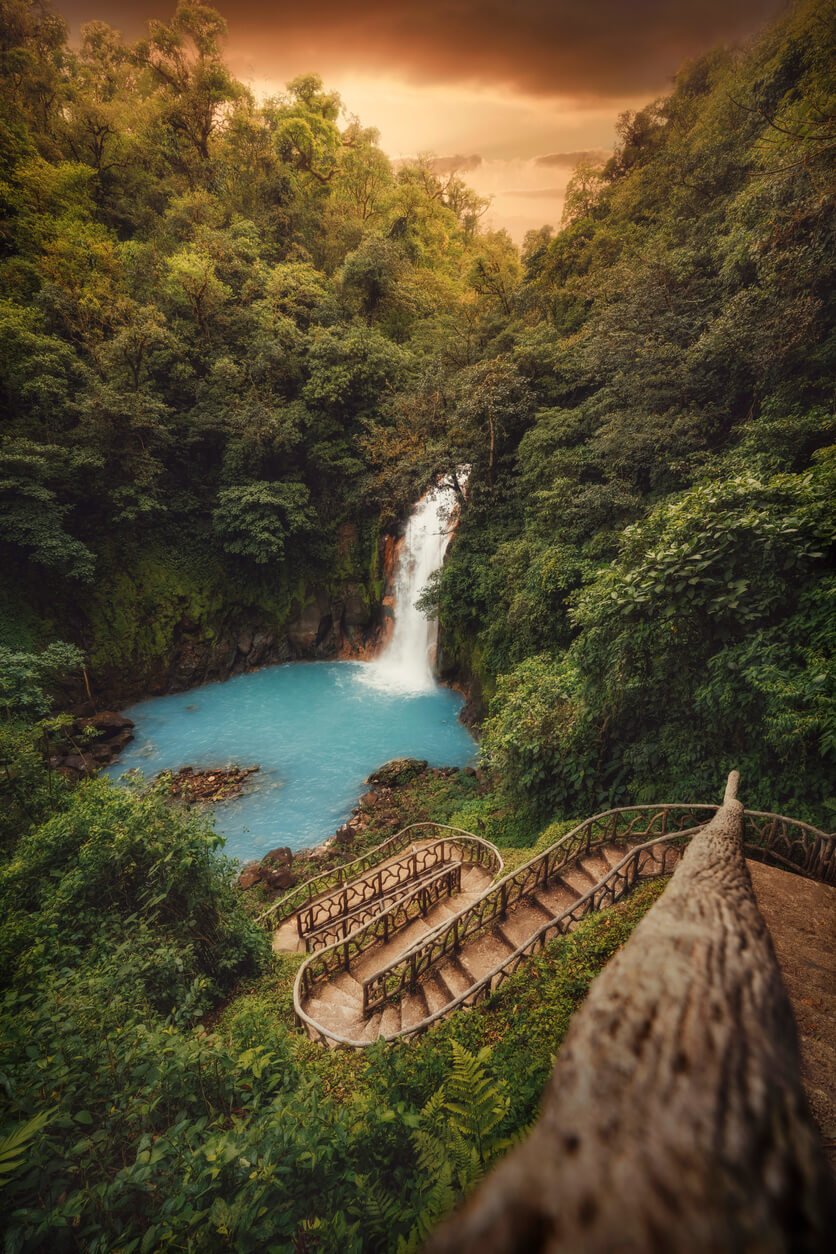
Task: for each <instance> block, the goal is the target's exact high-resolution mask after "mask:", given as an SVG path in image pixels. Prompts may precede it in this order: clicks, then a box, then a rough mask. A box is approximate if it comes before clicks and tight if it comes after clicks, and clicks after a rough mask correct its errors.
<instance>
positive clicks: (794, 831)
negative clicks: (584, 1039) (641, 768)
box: [293, 803, 836, 1049]
mask: <svg viewBox="0 0 836 1254" xmlns="http://www.w3.org/2000/svg"><path fill="white" fill-rule="evenodd" d="M718 809H719V807H717V806H716V805H710V804H693V805H688V804H684V803H670V804H665V805H661V806H652V805H642V806H625V807H621V808H619V809H616V810H608V811H605V812H604V813H602V814H598V815H594V816H593V817H592V818H591V819H587V820H584V822H583V823H581V824H578V825H577V827H575V828H573V829H572V831H570V832H568V833H567V834H566V835H565V836H563V837H561V839H560V840H558V841H556V842H555V844H554V845H552V846H550V848H549V849H547V850H546V851H544V853H542V854H539V855H538V856H537V857H535V858H532V859H531V860H530V861H529V862H528V863H526V864H525V865H524V866H523V867H520V868H518V869H517V871H515V872H512V873H511V874H510V875H508V876H506V877H505V880H500V881H498V882H497V883H496V884H495V885H494V886H493V887H492V888H490V889H488V890H487V892H486V893H485V894H483V896H482V897H481V898H480V899H479V901H477V902H476V903H474V906H472V907H469V908H468V909H466V910H464V911H462V912H460V914H459V915H457V916H455V918H454V919H452V920H449V921H447V922H445V923H443V924H441V925H440V926H439V927H437V928H436V929H435V930H434V931H433V932H431V933H430V934H429V935H428V936H427V937H425V938H424V939H423V940H422V941H419V942H418V943H417V944H416V945H414V946H413V947H412V948H411V949H410V950H407V952H406V954H404V955H402V956H401V959H400V960H406V961H407V962H409V963H410V966H411V955H412V953H413V952H414V951H416V950H421V949H423V948H424V947H425V946H427V945H430V944H432V942H433V941H434V940H436V939H437V938H438V936H439V935H440V934H443V933H444V932H445V931H451V930H452V929H453V927H454V925H455V923H456V920H457V919H458V920H461V919H462V918H463V917H465V916H467V915H470V914H471V913H472V912H474V911H478V910H479V907H480V905H481V903H482V902H483V901H484V899H485V897H490V896H491V895H494V894H496V893H497V891H499V892H500V893H501V890H502V885H503V883H507V882H508V881H509V880H513V879H514V877H515V876H517V875H519V874H520V873H521V872H530V869H531V868H532V867H534V868H536V867H540V868H541V871H540V873H541V874H543V873H544V872H543V871H542V867H543V866H544V862H545V866H546V867H547V868H548V867H549V862H548V859H549V858H550V857H551V858H552V859H555V858H557V857H563V856H564V855H565V857H564V860H563V862H562V863H561V864H560V865H558V863H557V862H556V861H553V862H552V864H551V867H550V869H548V871H547V874H548V876H549V877H550V878H551V877H552V876H553V875H554V874H555V872H556V870H559V869H561V867H565V866H566V865H567V864H568V861H571V860H572V859H573V858H577V857H580V856H582V851H583V850H584V845H583V840H582V839H579V837H581V838H582V837H583V835H584V833H585V834H586V835H587V836H590V838H591V839H592V840H593V841H594V843H595V844H601V843H603V841H604V839H606V838H607V837H606V835H605V833H606V832H607V831H610V833H612V832H613V831H615V830H616V829H617V827H618V819H614V816H621V823H622V824H623V827H622V828H621V829H620V830H618V835H617V838H618V839H636V838H638V837H639V836H640V835H645V836H646V835H647V834H649V832H650V831H651V830H653V828H654V827H659V826H661V827H665V826H671V825H673V829H674V830H673V831H672V832H667V833H663V834H661V835H659V836H656V837H654V838H653V839H651V840H650V841H645V842H644V845H646V846H647V847H648V848H650V847H653V846H657V845H661V844H667V845H668V846H674V845H675V843H676V841H680V843H681V842H683V841H684V840H687V839H689V838H690V836H691V834H692V833H691V832H690V831H686V830H683V829H682V828H681V824H683V823H684V822H686V821H687V817H688V816H689V815H690V816H691V817H700V818H702V817H705V818H706V819H707V820H710V818H711V817H713V816H714V815H715V814H716V813H717V811H718ZM648 818H649V821H647V822H646V824H645V827H644V829H643V831H642V833H639V832H637V830H636V829H637V826H638V824H639V823H640V822H641V821H642V819H648ZM605 821H606V822H605ZM606 823H609V824H610V827H609V828H608V827H607V826H606ZM744 824H745V833H746V841H745V850H746V853H747V855H748V856H751V857H755V858H761V859H763V860H765V861H768V862H769V861H774V863H775V864H776V865H778V866H781V867H784V868H787V869H790V870H792V871H794V872H795V873H799V874H802V875H805V876H807V877H809V878H814V879H817V880H821V881H823V882H824V883H833V882H834V875H835V874H836V837H834V836H833V835H829V834H828V833H825V832H822V831H819V829H817V828H815V827H812V826H811V825H810V824H808V823H804V822H803V821H801V820H798V819H791V818H787V817H786V816H784V815H775V814H769V813H766V812H764V811H746V812H744ZM456 830H457V831H458V830H460V829H456ZM694 830H699V828H695V829H694ZM462 834H468V833H462ZM596 837H597V839H596ZM609 838H610V839H611V838H612V836H611V835H610V837H609ZM471 839H472V840H480V841H481V838H479V837H471ZM481 843H482V844H485V845H487V842H485V841H481ZM488 847H489V848H491V849H493V846H488ZM588 849H589V845H588V844H587V845H586V846H585V850H586V851H588ZM642 849H643V846H638V847H637V848H634V849H633V850H631V851H630V853H629V854H628V855H627V856H626V858H625V859H622V862H621V863H619V864H618V865H617V866H615V867H614V868H613V869H612V871H611V872H610V873H609V874H608V875H606V876H604V878H603V880H601V881H599V883H598V884H596V885H595V886H594V887H593V888H592V889H590V890H589V892H588V893H586V894H584V896H583V897H581V898H580V899H579V900H578V901H576V902H574V903H573V905H572V907H570V908H569V909H568V910H566V911H563V912H562V913H560V914H558V915H556V916H555V918H554V919H553V920H551V921H550V922H547V923H545V924H544V925H543V926H542V927H541V928H540V929H538V931H537V933H535V934H534V936H533V937H531V938H529V940H528V941H526V942H525V944H524V945H522V946H520V947H519V949H518V950H516V951H514V952H513V953H512V954H510V955H508V956H507V957H506V958H505V959H504V960H503V963H502V964H501V966H499V967H497V968H496V970H494V971H492V972H490V973H488V975H487V976H485V977H483V979H481V980H480V981H478V982H476V983H475V984H474V985H473V986H472V987H471V988H470V989H467V990H466V991H465V992H464V993H462V994H461V996H459V997H458V998H456V999H455V1000H453V1001H451V1002H450V1003H448V1004H447V1005H446V1006H444V1007H442V1008H441V1009H440V1010H439V1011H437V1012H436V1013H435V1014H434V1015H431V1016H428V1017H427V1018H426V1019H425V1020H422V1021H421V1022H420V1023H418V1024H416V1025H414V1026H413V1027H411V1028H409V1029H404V1030H403V1031H401V1032H400V1033H397V1034H396V1035H397V1036H399V1037H400V1036H403V1037H412V1036H416V1035H419V1034H420V1033H422V1032H424V1031H426V1030H427V1028H428V1027H429V1026H431V1025H432V1024H434V1023H435V1022H437V1021H438V1020H439V1019H442V1018H445V1017H446V1016H447V1015H449V1014H451V1013H452V1012H453V1011H454V1010H456V1009H459V1008H461V1007H464V1006H469V1005H473V1004H475V1003H476V1002H477V1001H478V1000H481V999H483V998H485V997H486V996H488V995H489V994H490V993H491V992H492V991H493V990H495V989H496V988H498V987H499V985H500V984H501V983H503V982H504V980H505V979H507V978H508V976H509V975H510V974H512V973H513V971H515V970H516V969H517V968H518V966H519V965H520V963H521V962H522V961H524V960H525V959H526V958H527V957H528V955H529V953H532V952H535V950H536V949H537V948H541V947H542V945H544V944H545V943H546V941H547V940H548V939H550V938H551V936H553V935H557V934H560V932H561V931H563V930H568V929H569V928H570V927H571V926H573V925H574V923H575V922H577V921H578V920H577V917H576V915H575V914H574V912H576V911H577V910H578V909H581V910H583V911H585V913H590V912H591V911H592V910H593V909H594V910H598V909H603V908H604V907H605V906H606V905H607V904H611V902H610V901H607V900H605V896H606V894H605V895H604V896H602V897H600V899H599V898H597V897H596V893H597V891H598V890H599V889H600V888H602V886H603V885H605V884H607V883H609V884H611V885H612V884H615V883H619V884H620V885H621V887H624V885H625V880H624V876H626V875H627V871H626V869H625V863H626V862H630V861H631V860H632V859H633V856H634V855H636V856H641V855H642ZM571 850H574V853H572V852H571ZM558 851H563V853H562V854H560V853H559V852H558ZM666 856H667V855H666ZM636 865H638V864H637V863H636ZM619 873H620V874H621V876H622V879H621V880H619V879H618V875H619ZM667 873H668V872H667V871H666V870H660V871H659V872H658V874H660V875H664V874H667ZM641 878H646V875H645V874H644V873H642V875H641ZM632 882H635V881H632ZM632 882H631V884H630V886H632ZM627 891H629V888H628V889H627ZM615 899H616V898H613V900H615ZM507 900H508V899H507V898H506V903H507ZM596 903H597V904H596ZM506 908H507V904H506ZM581 917H582V916H581ZM385 918H386V915H385V913H384V914H383V915H381V916H378V918H376V919H375V920H374V921H373V923H372V924H370V925H369V928H368V929H366V932H367V933H368V934H369V935H367V936H364V937H363V939H362V940H361V942H360V945H358V946H357V948H356V949H355V948H354V947H353V946H352V944H351V941H349V942H348V943H347V946H348V947H347V948H345V947H344V946H343V945H342V944H340V945H337V946H333V947H332V948H331V949H330V950H324V951H322V952H321V954H319V955H317V957H319V958H320V959H324V962H323V965H322V966H321V968H320V969H318V970H313V969H312V967H311V965H310V960H308V961H307V962H305V963H303V965H302V967H300V969H299V972H298V973H297V978H296V983H295V985H294V992H293V1000H294V1010H295V1014H296V1019H297V1022H298V1023H299V1024H300V1026H303V1027H304V1028H306V1029H307V1031H308V1032H309V1033H310V1034H311V1035H312V1036H313V1037H314V1038H315V1039H318V1040H320V1041H321V1042H323V1043H327V1044H329V1045H332V1046H333V1045H337V1046H343V1047H347V1048H351V1049H357V1048H364V1047H365V1044H366V1042H358V1041H356V1040H352V1039H350V1038H347V1037H343V1036H341V1035H340V1034H339V1033H336V1032H332V1031H330V1030H329V1029H326V1028H324V1027H323V1026H322V1025H321V1024H318V1023H317V1022H316V1021H315V1020H314V1019H312V1018H311V1017H310V1016H309V1015H308V1014H307V1013H306V1012H305V1010H304V1007H303V1005H302V1000H303V998H304V997H306V996H307V995H308V993H309V992H310V990H311V988H312V987H313V986H314V985H315V984H317V983H319V982H321V981H322V980H326V979H328V978H330V976H331V975H334V974H337V973H338V972H339V971H344V970H348V969H350V966H351V962H352V960H353V958H354V957H356V956H359V954H360V953H362V952H365V949H366V948H368V947H370V945H372V944H378V943H380V941H381V939H382V937H383V933H384V930H385V929H386V926H387V925H386V923H385ZM495 921H496V916H494V918H493V919H492V920H491V923H493V922H495ZM561 923H564V924H565V928H564V927H562V926H560V925H561ZM372 934H373V935H372ZM360 936H361V933H358V934H356V936H355V937H353V938H352V940H357V938H358V937H360ZM337 951H338V952H337ZM329 954H330V955H331V957H327V955H329ZM400 960H399V961H400ZM424 969H427V968H424ZM308 973H310V975H309V974H308ZM422 973H423V971H419V970H418V962H417V960H416V978H418V976H419V975H420V974H422Z"/></svg>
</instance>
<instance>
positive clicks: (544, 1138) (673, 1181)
mask: <svg viewBox="0 0 836 1254" xmlns="http://www.w3.org/2000/svg"><path fill="white" fill-rule="evenodd" d="M736 790H737V774H736V772H735V773H733V774H732V776H730V777H729V783H728V787H727V789H726V796H725V800H724V803H723V805H722V807H721V808H720V809H719V810H718V812H717V814H716V815H715V817H714V818H713V819H712V820H711V821H710V822H709V823H708V824H707V825H706V826H705V827H704V828H703V829H702V830H701V831H700V832H698V833H697V834H696V835H695V836H694V837H693V839H692V840H691V842H690V845H689V847H688V849H687V851H686V852H685V854H684V856H683V858H682V860H681V861H680V863H679V865H678V866H677V869H676V871H675V873H674V875H673V878H672V879H671V881H670V884H669V885H668V887H667V889H666V891H665V893H664V896H662V897H661V898H660V899H659V901H658V902H657V903H656V905H655V906H654V907H653V909H652V910H651V911H650V912H649V914H647V915H646V916H645V918H644V919H643V920H642V922H641V923H640V924H639V926H638V928H637V929H636V931H635V932H634V933H633V935H632V937H631V939H630V940H629V941H628V942H627V944H626V945H625V946H624V948H623V949H622V950H621V951H620V952H619V953H618V954H616V956H615V957H614V958H613V959H611V961H610V962H609V964H608V965H607V967H606V968H605V969H604V971H603V972H602V974H601V975H600V976H599V977H598V979H597V980H596V981H595V982H594V984H593V985H592V989H591V991H590V993H589V996H588V997H587V1000H586V1001H585V1002H584V1004H583V1006H582V1007H581V1009H580V1010H579V1011H578V1012H577V1014H576V1016H575V1018H574V1019H573V1021H572V1024H571V1026H570V1029H569V1033H568V1035H567V1037H566V1040H565V1042H564V1043H563V1045H562V1047H561V1050H560V1054H559V1056H558V1060H557V1064H556V1066H555V1069H554V1072H553V1074H552V1079H551V1081H550V1083H549V1086H548V1088H547V1090H546V1094H545V1097H544V1102H543V1107H542V1114H541V1117H540V1120H539V1122H538V1124H537V1125H536V1127H535V1129H534V1131H533V1132H532V1133H531V1135H530V1136H529V1138H528V1140H527V1141H526V1142H524V1143H523V1144H522V1145H521V1146H519V1147H518V1148H517V1149H515V1150H513V1151H512V1152H511V1154H510V1155H509V1156H508V1157H507V1158H506V1159H505V1160H504V1161H503V1162H502V1163H501V1164H500V1166H499V1167H498V1168H497V1169H496V1170H495V1171H494V1172H492V1173H491V1175H490V1176H489V1177H488V1179H487V1181H486V1182H485V1184H484V1185H483V1186H482V1187H481V1188H480V1189H479V1190H478V1191H477V1193H476V1194H475V1196H474V1197H473V1198H472V1199H471V1201H470V1203H469V1204H468V1205H467V1206H466V1207H465V1208H464V1210H463V1211H462V1212H461V1213H460V1214H459V1215H457V1216H454V1218H453V1219H452V1220H451V1221H449V1222H448V1223H447V1224H446V1225H445V1226H443V1227H442V1229H441V1230H440V1231H439V1232H438V1233H436V1235H435V1236H434V1237H433V1238H432V1239H431V1240H430V1242H429V1244H428V1246H427V1254H454V1252H455V1254H477V1252H478V1254H500V1252H501V1254H510V1252H511V1251H513V1252H515V1254H516V1252H519V1254H522V1252H523V1251H525V1252H526V1254H536V1252H537V1251H543V1252H545V1251H549V1254H560V1252H563V1251H566V1252H567V1254H568V1252H569V1251H571V1252H572V1254H575V1252H576V1251H583V1254H605V1252H606V1254H609V1252H610V1251H613V1250H618V1251H620V1252H622V1251H623V1252H624V1254H645V1252H646V1251H653V1250H660V1251H661V1250H664V1251H665V1254H695V1252H699V1254H709V1252H710V1254H739V1252H741V1251H746V1252H747V1254H755V1252H757V1254H779V1252H789V1251H805V1252H807V1254H813V1252H814V1251H820V1250H821V1251H822V1252H823V1251H824V1250H825V1249H827V1248H832V1246H829V1245H828V1243H829V1242H830V1241H832V1236H833V1231H834V1228H833V1226H832V1225H833V1218H834V1201H833V1186H832V1183H831V1182H830V1177H829V1173H828V1170H827V1167H826V1164H825V1160H824V1156H823V1153H822V1150H821V1147H820V1144H819V1141H818V1135H817V1133H816V1130H815V1128H814V1126H813V1123H812V1120H811V1117H810V1114H809V1110H808V1108H807V1103H806V1099H805V1097H804V1092H803V1088H802V1084H801V1077H800V1070H799V1056H798V1044H797V1039H796V1031H795V1024H794V1021H793V1017H792V1011H791V1009H790V1004H789V1000H788V998H787V994H786V991H785V989H784V985H783V982H782V980H781V975H780V972H779V969H778V964H777V961H776V958H775V952H774V950H773V947H772V941H771V938H770V936H769V933H768V931H767V929H766V925H765V923H764V921H763V919H762V917H761V915H760V912H759V911H758V907H757V904H756V901H755V897H754V893H753V891H752V884H751V880H750V878H749V872H748V869H747V866H746V862H745V859H744V850H743V807H742V805H741V804H740V802H739V801H737V799H736Z"/></svg>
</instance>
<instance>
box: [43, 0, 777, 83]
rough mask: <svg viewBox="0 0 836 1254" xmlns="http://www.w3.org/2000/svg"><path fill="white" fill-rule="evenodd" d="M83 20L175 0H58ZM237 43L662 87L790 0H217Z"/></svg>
mask: <svg viewBox="0 0 836 1254" xmlns="http://www.w3.org/2000/svg"><path fill="white" fill-rule="evenodd" d="M56 2H57V5H58V7H59V9H60V10H61V11H62V12H63V13H64V14H65V16H67V17H68V18H69V20H70V21H71V22H72V24H73V25H74V26H76V27H77V26H78V24H79V23H80V22H84V21H89V20H90V19H91V18H103V19H105V20H106V21H109V22H110V23H111V24H112V25H114V26H117V27H118V28H119V29H121V30H123V31H124V32H125V33H126V34H127V35H129V36H135V35H136V34H138V33H139V32H140V30H141V29H142V26H143V23H144V21H145V19H147V18H148V17H166V16H168V15H170V13H171V12H172V10H173V8H174V0H171V3H165V2H164V0H162V2H161V0H110V3H108V0H56ZM216 7H218V8H219V9H220V10H221V12H223V13H224V14H225V16H226V18H227V20H228V22H229V27H230V51H231V52H232V53H234V54H235V56H236V57H245V58H249V59H250V60H251V61H252V63H253V66H254V69H255V72H256V73H259V74H261V73H265V72H269V70H270V67H271V65H272V66H275V67H278V69H279V72H280V73H285V72H290V73H293V72H297V71H298V70H299V69H301V68H313V69H320V70H322V71H325V72H327V71H332V70H333V69H335V68H339V69H346V68H350V69H352V70H357V71H366V72H373V73H375V74H380V73H383V72H387V71H388V72H390V73H393V74H396V75H400V76H406V77H408V78H410V79H413V80H417V81H421V82H445V83H450V82H460V83H462V82H467V83H483V84H491V85H499V84H502V85H505V86H508V87H511V88H514V89H516V90H519V91H525V92H529V93H533V94H548V95H563V96H579V95H584V96H585V95H591V96H597V97H613V96H624V95H630V94H639V95H641V94H644V95H646V94H648V93H650V92H654V91H657V90H659V89H660V88H663V87H664V86H665V84H666V82H667V81H668V79H669V78H670V75H671V73H672V72H673V70H674V69H675V68H676V67H677V65H678V64H679V63H680V62H681V61H682V60H683V59H685V58H686V57H689V56H693V55H695V54H698V53H700V52H702V51H703V50H705V49H706V48H708V47H710V46H711V45H712V44H714V43H716V42H718V41H729V40H738V39H740V38H743V37H745V36H747V35H748V34H750V33H751V32H752V31H753V30H755V29H757V27H758V26H760V25H761V24H762V23H763V22H764V21H765V20H766V19H768V18H769V17H770V16H772V15H773V14H774V13H775V12H776V11H777V10H778V9H779V8H781V7H782V3H781V0H402V2H400V3H399V2H398V0H342V2H340V0H309V3H307V4H299V3H298V0H293V2H291V0H234V2H233V0H219V2H218V4H217V6H216Z"/></svg>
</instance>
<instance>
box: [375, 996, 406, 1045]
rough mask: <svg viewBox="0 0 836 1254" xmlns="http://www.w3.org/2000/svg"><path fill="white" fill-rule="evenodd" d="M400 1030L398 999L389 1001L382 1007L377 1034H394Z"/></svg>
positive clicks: (387, 1035)
mask: <svg viewBox="0 0 836 1254" xmlns="http://www.w3.org/2000/svg"><path fill="white" fill-rule="evenodd" d="M400 1030H401V1004H400V1002H398V1001H395V1002H389V1004H388V1005H386V1006H384V1007H383V1011H382V1013H381V1018H380V1025H379V1034H380V1035H381V1036H386V1037H389V1036H395V1035H396V1034H397V1033H398V1032H400Z"/></svg>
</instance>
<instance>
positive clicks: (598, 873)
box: [580, 849, 610, 884]
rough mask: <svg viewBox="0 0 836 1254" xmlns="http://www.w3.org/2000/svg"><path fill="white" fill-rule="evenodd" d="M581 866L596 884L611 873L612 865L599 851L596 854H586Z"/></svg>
mask: <svg viewBox="0 0 836 1254" xmlns="http://www.w3.org/2000/svg"><path fill="white" fill-rule="evenodd" d="M580 865H581V866H582V867H583V869H584V870H585V871H586V872H587V874H588V875H590V876H591V877H592V878H593V879H594V880H595V883H596V884H597V883H598V882H599V881H600V880H602V879H603V878H604V876H605V875H609V873H610V864H609V862H607V859H606V858H605V857H604V855H603V853H602V852H601V851H600V850H598V849H596V850H595V852H594V853H587V854H584V856H583V857H582V858H581V862H580Z"/></svg>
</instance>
